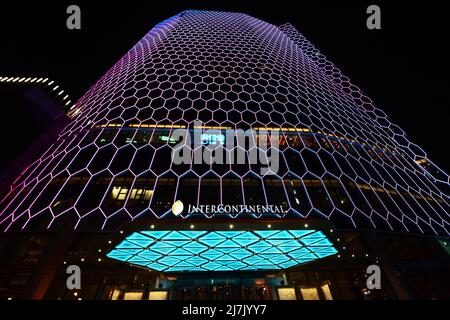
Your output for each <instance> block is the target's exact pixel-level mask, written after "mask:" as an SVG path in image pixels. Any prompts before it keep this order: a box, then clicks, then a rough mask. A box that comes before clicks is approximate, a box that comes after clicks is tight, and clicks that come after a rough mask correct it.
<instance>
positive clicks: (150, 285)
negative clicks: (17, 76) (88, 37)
mask: <svg viewBox="0 0 450 320" xmlns="http://www.w3.org/2000/svg"><path fill="white" fill-rule="evenodd" d="M68 115H69V116H70V117H71V118H72V121H71V122H70V123H69V124H68V125H67V126H66V127H65V129H64V130H63V131H62V133H61V134H60V136H59V138H58V139H57V141H55V143H54V144H53V145H52V146H51V147H50V148H49V149H48V150H46V151H45V152H44V153H43V155H42V157H41V158H40V159H38V160H37V161H35V162H34V163H33V164H32V165H31V166H30V167H29V168H27V170H25V171H24V172H23V173H22V174H21V176H20V177H19V178H18V179H17V180H16V181H15V183H14V185H13V186H12V189H11V192H10V193H9V194H7V195H6V196H5V197H4V199H3V201H2V202H1V207H0V227H1V228H2V229H3V230H4V231H5V235H4V237H3V238H4V239H3V243H4V245H3V246H4V248H5V249H4V250H5V252H6V253H5V256H6V257H10V259H9V260H8V261H9V262H8V263H9V264H8V263H5V266H3V268H9V269H8V270H10V271H9V273H8V272H6V273H3V274H4V275H3V276H2V277H3V280H0V283H2V284H3V286H5V287H7V290H6V292H7V294H9V295H14V297H17V298H21V297H25V298H29V297H31V298H64V299H66V298H74V297H81V296H83V298H87V299H94V298H95V299H148V298H155V297H159V298H161V297H170V298H178V299H179V298H190V299H204V298H214V299H222V298H228V297H233V298H242V299H252V298H265V299H284V298H297V299H336V298H359V297H368V298H420V297H430V298H435V297H448V290H446V289H447V288H445V284H444V282H445V281H444V280H443V279H448V278H449V276H448V270H449V266H450V256H449V252H450V246H449V242H448V241H449V238H448V236H449V234H450V217H449V214H450V201H449V200H450V198H449V196H450V193H449V191H448V190H449V177H448V175H446V174H445V173H444V172H442V170H440V169H439V168H437V167H436V166H435V165H434V164H433V163H432V162H431V161H430V160H429V159H428V158H427V155H426V154H425V152H424V151H423V150H422V149H420V148H419V147H418V146H417V145H415V144H413V143H411V142H410V141H409V140H408V138H407V137H406V135H405V134H404V132H403V131H402V130H401V129H400V128H399V127H397V126H395V125H393V124H392V123H390V121H389V120H388V118H387V116H386V115H385V113H383V112H382V111H381V110H380V109H377V108H376V107H375V106H374V105H373V103H372V101H371V100H370V99H369V98H368V97H367V96H365V95H364V94H363V93H362V92H361V91H360V90H359V89H358V88H357V87H356V86H354V85H353V84H351V82H350V80H349V79H348V78H347V77H345V76H343V75H342V73H341V72H340V71H339V70H338V69H337V68H336V67H335V66H334V65H333V64H331V63H330V62H329V61H328V60H327V59H326V58H325V57H324V56H323V55H321V54H320V52H319V51H318V50H317V49H316V48H315V47H314V46H312V45H311V44H310V43H309V42H308V41H307V40H306V39H305V38H304V37H303V36H302V35H301V34H300V33H299V32H297V31H296V30H295V29H294V28H293V27H292V26H291V25H282V26H279V27H277V26H274V25H272V24H269V23H266V22H264V21H261V20H258V19H256V18H253V17H250V16H248V15H245V14H241V13H227V12H205V11H186V12H183V13H180V14H178V15H176V16H174V17H172V18H170V19H168V20H166V21H164V22H162V23H160V24H158V25H157V26H155V27H154V28H153V29H152V30H151V31H150V32H149V33H148V34H147V35H146V36H145V37H144V38H143V39H142V40H141V41H140V42H139V43H138V44H136V45H135V46H134V47H133V48H132V49H131V50H130V51H129V52H128V53H127V54H126V55H125V56H124V57H123V58H122V59H121V60H120V61H119V62H117V63H116V64H115V65H114V66H113V67H112V68H111V69H110V70H109V71H108V72H107V73H106V74H105V75H104V76H103V77H102V78H101V79H100V80H99V81H98V82H97V83H96V84H95V85H94V86H93V87H92V88H91V89H90V90H89V91H88V92H87V93H86V94H85V95H84V96H83V97H82V98H81V99H80V100H79V101H78V102H77V103H76V104H75V105H74V106H73V107H72V108H71V110H70V111H69V112H68ZM244 132H245V133H248V132H250V134H248V135H247V136H245V137H244V138H243V140H240V139H241V137H242V133H244ZM187 136H189V137H192V140H190V139H187ZM239 141H241V142H242V141H243V144H239ZM252 143H253V144H252ZM260 143H262V145H261V144H260ZM265 145H266V146H268V147H270V148H269V149H268V150H265V149H263V147H264V146H265ZM180 148H181V149H180ZM180 150H181V151H182V152H181V151H180ZM258 150H260V152H255V153H253V151H258ZM261 150H262V151H261ZM198 154H200V156H199V158H198V159H200V161H196V160H195V159H196V155H198ZM239 154H240V155H243V157H242V158H241V159H240V160H242V161H240V162H239V161H237V159H238V158H239ZM255 154H257V155H258V156H259V158H258V159H257V161H254V160H255V159H254V158H252V157H253V156H254V155H255ZM177 155H179V156H181V155H182V156H187V157H188V161H185V162H183V163H178V162H177V161H174V157H176V156H177ZM192 155H194V156H193V159H191V158H192V157H189V156H192ZM221 157H223V158H224V159H225V161H224V163H220V161H216V162H214V161H212V162H211V160H212V159H216V160H217V159H220V158H221ZM264 159H265V160H266V162H264ZM208 160H209V161H208ZM267 165H274V167H271V170H270V171H269V172H264V170H262V169H264V168H265V166H267ZM263 172H264V173H263ZM8 243H14V246H12V248H14V249H11V246H9V245H8ZM30 254H31V256H30ZM436 261H439V263H436ZM424 262H430V263H428V264H426V263H425V264H424ZM433 263H434V264H433ZM6 264H8V265H6ZM19 264H21V266H22V270H21V272H20V273H19V272H16V271H14V268H12V267H11V266H14V265H19ZM72 264H76V265H79V266H80V267H81V270H83V275H84V278H83V279H84V280H83V281H84V286H83V290H82V291H80V292H75V293H76V295H75V296H74V295H73V294H74V292H73V291H70V290H69V289H67V288H66V287H65V283H66V282H65V279H66V277H67V274H66V272H65V268H66V267H67V266H68V265H72ZM374 264H375V265H379V266H380V267H381V270H382V273H383V275H384V276H383V279H386V280H383V289H380V290H368V289H367V288H366V287H365V278H364V277H365V276H367V274H366V270H367V267H368V266H370V265H374ZM423 265H427V267H426V268H428V269H427V270H428V271H429V272H428V273H427V276H424V273H423V272H422V271H423V269H421V270H420V272H417V269H418V267H417V266H422V267H423ZM27 266H28V267H27ZM420 268H421V267H419V269H420ZM399 274H400V275H399ZM384 281H385V282H384ZM422 283H423V284H422ZM426 284H427V285H431V286H432V288H433V289H432V290H429V291H427V293H426V294H427V295H428V296H425V293H424V292H423V290H421V288H422V285H423V286H425V285H426ZM0 294H2V293H1V292H0Z"/></svg>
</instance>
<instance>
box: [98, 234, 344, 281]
mask: <svg viewBox="0 0 450 320" xmlns="http://www.w3.org/2000/svg"><path fill="white" fill-rule="evenodd" d="M336 252H337V250H336V249H335V248H334V246H333V244H332V243H331V242H330V241H329V240H328V238H327V237H326V236H325V235H324V233H323V232H322V231H316V230H253V231H141V232H134V233H132V234H131V235H130V236H128V237H127V238H126V239H124V240H123V241H122V242H120V243H119V244H118V245H117V246H116V247H115V248H114V249H113V250H111V251H110V252H109V253H108V254H107V257H109V258H112V259H116V260H120V261H124V262H128V263H131V264H134V265H139V266H143V267H147V268H149V269H153V270H157V271H164V272H182V271H236V270H253V271H254V270H280V269H286V268H289V267H292V266H295V265H299V264H302V263H306V262H311V261H314V260H317V259H320V258H324V257H328V256H331V255H333V254H335V253H336Z"/></svg>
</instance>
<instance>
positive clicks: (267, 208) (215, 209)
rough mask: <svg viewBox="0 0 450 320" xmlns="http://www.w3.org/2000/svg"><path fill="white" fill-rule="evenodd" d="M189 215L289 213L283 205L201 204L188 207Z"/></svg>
mask: <svg viewBox="0 0 450 320" xmlns="http://www.w3.org/2000/svg"><path fill="white" fill-rule="evenodd" d="M188 212H189V213H202V214H205V213H206V214H208V213H224V214H232V213H250V214H254V213H269V214H274V213H278V214H284V213H287V211H286V210H285V209H284V208H283V206H282V205H272V204H269V205H260V204H256V205H243V204H238V205H228V204H219V205H213V204H201V205H198V206H194V205H191V204H190V205H189V206H188Z"/></svg>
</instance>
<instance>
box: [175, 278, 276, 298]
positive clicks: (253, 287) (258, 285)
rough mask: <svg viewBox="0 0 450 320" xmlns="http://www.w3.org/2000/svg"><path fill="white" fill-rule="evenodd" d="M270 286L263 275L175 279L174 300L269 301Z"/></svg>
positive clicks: (270, 296)
mask: <svg viewBox="0 0 450 320" xmlns="http://www.w3.org/2000/svg"><path fill="white" fill-rule="evenodd" d="M269 284H271V283H270V281H268V279H266V276H265V275H261V276H259V275H255V276H248V275H247V276H236V274H234V275H232V276H220V277H218V276H215V277H212V276H211V275H209V276H205V277H199V276H196V277H195V278H194V277H192V278H191V277H181V278H177V280H175V282H174V284H173V288H172V299H175V300H271V299H273V297H272V294H271V286H270V285H269Z"/></svg>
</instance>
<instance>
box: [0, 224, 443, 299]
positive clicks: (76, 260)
mask: <svg viewBox="0 0 450 320" xmlns="http://www.w3.org/2000/svg"><path fill="white" fill-rule="evenodd" d="M305 221H306V220H305ZM305 221H302V222H301V223H299V222H295V221H285V222H283V223H280V222H277V221H270V220H267V221H258V222H257V223H254V222H249V221H248V222H236V223H234V224H229V223H220V222H218V223H211V222H209V223H205V222H198V223H195V222H192V223H191V222H190V223H184V222H179V221H178V222H174V223H171V222H169V221H166V222H164V224H157V223H154V224H148V223H140V224H131V225H130V226H129V227H127V228H123V229H120V230H117V231H116V232H105V233H98V232H96V233H93V232H77V233H75V232H26V233H5V234H3V235H2V236H1V237H0V255H1V257H2V259H1V261H0V299H5V300H6V299H19V300H20V299H36V300H41V299H48V300H149V299H150V300H154V299H168V300H390V299H450V292H449V290H448V284H449V283H450V239H448V238H440V237H436V236H422V235H420V236H419V235H408V234H398V233H387V232H376V231H372V230H338V229H333V228H332V227H331V226H329V225H326V224H322V223H316V222H315V221H306V222H305ZM194 231H195V232H197V233H194ZM285 231H287V232H288V233H289V235H297V234H302V235H303V234H304V235H307V236H308V235H312V234H317V233H320V234H321V235H323V236H324V239H325V240H324V239H322V240H320V241H322V242H321V246H316V247H314V243H313V242H314V241H316V240H314V239H313V240H314V241H313V242H310V243H309V244H308V243H307V242H306V240H305V239H306V238H295V239H300V240H302V239H303V240H302V241H303V242H302V243H301V244H300V248H299V249H295V250H294V249H290V250H291V251H289V250H287V249H286V250H285V251H283V250H284V249H283V248H286V243H287V241H288V240H286V239H285V241H284V242H283V241H282V239H281V240H280V239H278V238H282V236H281V235H282V233H281V232H285ZM145 232H147V234H148V235H151V236H153V237H154V236H155V234H159V235H164V236H163V237H162V238H161V239H156V238H151V239H152V242H151V243H152V244H150V245H149V244H148V243H150V242H148V243H145V242H142V241H145V239H143V237H142V234H144V235H145V234H146V233H145ZM315 232H316V233H315ZM138 233H139V234H140V235H141V237H142V239H141V238H139V241H140V242H139V241H136V243H138V244H142V245H143V247H142V248H140V249H139V250H141V251H138V249H137V248H135V247H133V245H131V246H130V245H129V243H128V244H127V243H126V241H128V240H129V241H131V243H133V241H135V240H134V239H137V238H136V235H137V234H138ZM275 234H278V235H279V236H278V238H277V237H275V236H274V235H275ZM189 235H191V236H192V235H196V236H195V237H197V238H196V239H194V238H195V237H193V238H192V239H190V240H185V242H184V244H185V245H184V246H180V247H177V249H176V250H184V251H183V252H186V253H181V255H180V257H185V259H184V260H183V261H181V260H180V261H178V260H177V261H176V262H175V263H172V264H171V262H170V261H171V260H170V259H173V258H174V257H175V256H176V255H177V254H178V253H177V252H178V251H172V253H170V252H168V251H167V250H166V249H164V248H166V247H167V246H168V240H167V239H168V237H169V236H170V237H171V239H172V241H178V243H182V241H181V240H180V239H179V238H177V236H178V237H180V236H189ZM198 235H201V237H204V238H200V236H198ZM221 235H222V236H224V237H226V235H231V236H230V237H229V238H227V239H225V240H220V239H219V240H220V241H222V242H220V241H219V240H218V237H219V236H221ZM255 235H256V236H258V235H260V236H261V238H260V239H255V240H252V241H253V242H252V241H250V240H249V239H251V237H254V236H255ZM164 237H165V238H164ZM271 237H272V238H273V239H272V238H271ZM305 237H306V236H305ZM202 239H203V240H202ZM205 239H209V240H208V241H209V242H208V245H207V248H206V249H202V250H203V251H202V252H200V251H201V250H198V251H197V252H196V253H194V254H192V256H189V253H188V251H189V250H190V249H192V248H193V244H196V245H197V246H200V245H201V244H202V243H203V244H205V243H207V242H206V240H205ZM239 239H241V240H242V239H244V240H242V241H238V240H239ZM295 239H294V240H295ZM291 240H292V239H291ZM291 240H289V241H291ZM300 240H299V241H300ZM202 241H203V242H202ZM226 241H232V243H233V244H235V246H236V248H234V249H233V248H231V249H230V248H228V249H227V250H229V252H230V253H227V252H226V251H224V250H225V249H224V246H225V245H222V246H220V243H222V244H224V243H225V242H226ZM245 241H247V242H245ZM264 241H266V242H267V243H270V244H273V246H271V247H270V248H269V246H268V245H267V248H263V246H264V245H266V244H264V245H259V247H258V245H257V244H258V243H262V242H264ZM317 241H319V240H317ZM317 241H316V244H317V243H318V242H317ZM291 242H292V241H291ZM217 243H219V244H217ZM230 243H231V242H230ZM236 243H237V244H236ZM164 244H166V247H164ZM203 244H202V245H203ZM212 244H214V245H212ZM323 244H325V247H326V244H329V245H328V247H327V248H325V249H324V246H323ZM157 246H158V247H160V246H162V248H163V249H161V251H160V252H164V250H166V251H167V252H168V253H167V254H165V255H162V256H161V255H159V253H158V251H157V249H156V248H157ZM239 246H240V247H239ZM255 246H256V247H255ZM228 247H233V245H232V244H230V245H228ZM318 247H320V248H321V249H320V250H319V249H317V248H318ZM330 248H332V249H330ZM304 249H308V250H309V251H308V255H309V256H311V257H314V258H311V259H305V255H302V256H299V258H298V259H294V258H295V257H296V256H295V255H294V253H293V252H298V251H299V250H304ZM127 250H130V252H135V253H136V252H138V253H137V255H136V254H135V255H133V256H132V258H129V257H127V256H126V254H128V253H127V252H128V251H127ZM133 250H134V251H133ZM152 250H153V251H152ZM174 250H175V249H174ZM217 250H219V251H221V252H225V254H223V255H221V256H220V255H217V256H214V255H213V253H212V252H213V251H217ZM245 250H248V251H249V252H251V253H252V252H257V253H253V255H250V254H249V256H247V255H246V254H245V252H244V251H245ZM257 250H260V251H261V250H262V251H263V253H264V252H269V250H272V251H271V252H272V253H270V254H269V253H266V256H264V255H263V254H261V253H258V251H257ZM323 250H325V251H323ZM327 250H328V251H327ZM330 250H331V251H330ZM333 250H334V251H333ZM238 251H239V254H238ZM142 252H144V254H143V253H142ZM148 252H153V255H154V256H155V257H156V255H157V254H158V255H159V256H158V258H157V259H156V258H154V259H153V258H151V257H152V256H149V253H148ZM189 252H190V251H189ZM192 252H195V251H194V250H193V249H192ZM199 252H200V253H199ZM275 252H277V253H278V255H275ZM321 252H322V255H321V254H320V253H321ZM323 252H328V253H326V254H323ZM234 253H235V254H234ZM183 254H184V255H183ZM208 254H209V255H208ZM283 255H286V256H288V255H289V257H290V258H283ZM308 255H307V256H308ZM143 256H145V257H147V258H148V261H147V260H144V259H143V258H142V257H143ZM121 257H122V258H123V259H121ZM137 257H141V258H137ZM226 257H228V258H226ZM261 257H262V258H261ZM292 257H294V258H292ZM152 259H153V260H152ZM189 259H190V260H189ZM202 259H206V260H208V261H207V262H205V263H204V262H201V263H200V262H199V265H201V268H200V267H198V266H196V267H193V266H194V265H195V263H194V264H193V262H192V261H203V260H202ZM286 261H291V262H292V263H291V264H292V265H289V264H286V263H287V262H286ZM252 263H253V264H252ZM270 263H272V264H270ZM172 265H173V266H172ZM69 266H77V267H79V271H80V272H79V276H80V286H78V287H76V288H73V287H72V288H69V287H68V282H70V281H71V280H70V279H69V278H70V277H71V276H72V275H73V273H71V272H69V271H68V267H69ZM153 266H155V268H157V267H156V266H163V267H161V270H156V269H155V268H152V267H153ZM175 266H178V269H177V268H175ZM268 266H270V268H269V267H268ZM369 266H375V267H379V270H380V274H379V279H380V281H381V282H380V286H378V287H377V288H373V287H370V285H368V279H369V278H370V277H371V276H372V278H371V279H375V278H373V275H374V273H373V271H369V270H373V269H370V268H369ZM183 268H184V269H183ZM208 268H210V269H208ZM162 269H164V270H162ZM368 269H369V270H368ZM68 279H69V280H68ZM71 279H73V278H71ZM370 281H371V280H370V279H369V282H370ZM371 283H375V282H373V281H372V282H371Z"/></svg>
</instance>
